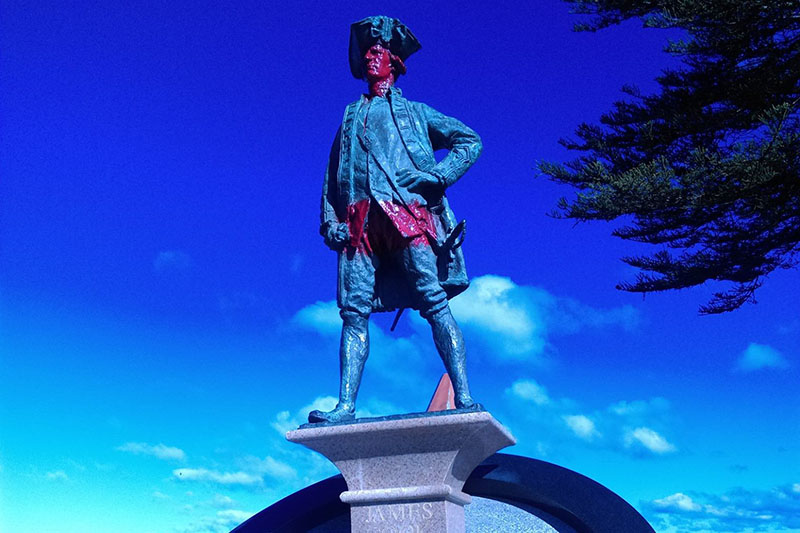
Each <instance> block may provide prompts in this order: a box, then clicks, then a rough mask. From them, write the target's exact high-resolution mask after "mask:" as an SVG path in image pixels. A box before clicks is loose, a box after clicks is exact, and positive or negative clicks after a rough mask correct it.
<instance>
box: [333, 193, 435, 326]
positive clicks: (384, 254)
mask: <svg viewBox="0 0 800 533" xmlns="http://www.w3.org/2000/svg"><path fill="white" fill-rule="evenodd" d="M363 239H364V240H367V242H369V246H358V247H356V248H352V247H350V248H349V249H348V250H346V251H345V253H344V255H343V257H342V258H341V260H342V261H344V264H343V265H341V266H342V267H343V268H342V270H341V271H340V274H341V276H342V279H340V283H342V289H343V291H342V292H343V295H344V296H343V298H342V299H341V301H340V302H339V304H340V307H341V311H340V312H341V315H342V317H346V316H347V315H348V314H355V315H359V316H362V317H367V316H369V314H370V313H371V312H372V309H373V301H374V299H375V291H376V272H380V271H381V269H382V268H383V267H389V268H390V269H391V270H392V271H393V272H395V273H397V274H400V275H399V276H396V279H394V280H393V282H400V283H405V284H406V285H407V287H408V289H409V292H410V293H411V297H412V303H413V304H414V307H415V308H417V309H419V311H420V314H421V315H422V316H423V317H424V318H429V317H430V316H432V315H435V314H436V313H438V312H439V311H441V310H442V309H444V308H446V307H447V293H446V292H445V290H444V289H443V288H442V286H441V284H440V283H439V276H438V268H437V264H436V261H437V258H436V254H434V253H433V250H432V249H431V246H430V244H428V241H427V238H426V237H425V236H423V235H420V236H417V237H403V236H402V235H400V233H399V232H398V231H397V229H396V228H394V226H393V225H392V222H391V221H390V220H389V219H388V217H387V216H386V215H385V214H384V213H383V212H382V211H381V210H380V209H371V210H370V213H369V221H368V223H367V228H366V230H365V231H364V235H363Z"/></svg>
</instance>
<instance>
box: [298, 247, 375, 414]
mask: <svg viewBox="0 0 800 533" xmlns="http://www.w3.org/2000/svg"><path fill="white" fill-rule="evenodd" d="M350 255H351V257H346V256H345V257H343V258H342V260H344V261H347V264H346V265H345V267H346V268H344V269H342V270H341V271H340V276H342V275H343V279H341V280H340V283H341V284H340V290H341V292H342V293H343V294H342V295H341V296H342V299H341V301H340V306H341V310H340V312H339V315H340V316H341V317H342V337H341V341H340V343H339V402H338V403H337V404H336V407H335V408H334V409H333V410H331V411H319V410H315V411H311V413H309V415H308V421H309V422H311V423H318V422H346V421H348V420H353V419H354V418H355V412H356V397H357V396H358V387H359V385H361V376H362V374H363V373H364V363H366V361H367V357H369V315H370V312H371V311H372V297H373V294H374V292H375V263H376V261H377V260H375V259H374V258H372V257H371V256H370V255H369V254H366V253H363V252H362V251H360V250H357V251H355V252H354V253H351V254H350Z"/></svg>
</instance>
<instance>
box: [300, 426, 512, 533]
mask: <svg viewBox="0 0 800 533" xmlns="http://www.w3.org/2000/svg"><path fill="white" fill-rule="evenodd" d="M443 413H444V414H435V415H425V414H421V415H420V416H418V417H407V416H404V417H398V418H391V417H388V418H386V419H377V420H374V421H357V422H354V423H350V424H342V425H327V426H322V425H320V426H310V427H304V428H301V429H297V430H294V431H290V432H289V433H287V434H286V438H287V439H288V440H290V441H292V442H297V443H299V444H303V445H304V446H306V447H308V448H311V449H312V450H315V451H318V452H319V453H321V454H322V455H324V456H325V457H327V458H328V459H329V460H330V461H331V462H333V463H334V464H335V465H336V467H337V468H338V469H339V470H340V471H341V472H342V475H343V476H344V479H345V481H346V482H347V488H348V489H349V490H347V491H345V492H343V493H342V494H341V496H340V498H341V500H342V501H343V502H345V503H348V504H350V516H351V524H352V531H355V532H373V531H375V532H377V531H381V532H385V531H397V532H398V533H399V532H409V533H411V532H414V533H417V532H448V533H450V532H458V533H461V532H463V531H464V505H466V504H468V503H469V502H470V497H469V495H467V494H465V493H464V492H462V491H461V489H462V487H463V486H464V482H465V481H466V479H467V477H469V475H470V473H471V472H472V470H473V469H474V468H475V467H476V466H477V465H478V464H480V462H481V461H483V460H484V459H485V458H487V457H488V456H490V455H491V454H493V453H494V452H496V451H497V450H499V449H501V448H505V447H506V446H510V445H512V444H514V443H515V442H516V441H515V440H514V437H513V436H512V435H511V433H509V431H508V430H507V429H505V428H504V427H503V426H501V425H500V423H498V422H497V420H495V419H494V418H493V417H492V415H491V414H489V413H488V412H486V411H480V412H463V413H458V412H455V413H453V414H446V413H447V411H445V412H443Z"/></svg>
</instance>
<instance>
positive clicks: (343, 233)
mask: <svg viewBox="0 0 800 533" xmlns="http://www.w3.org/2000/svg"><path fill="white" fill-rule="evenodd" d="M322 236H323V237H324V238H325V244H326V245H327V247H328V248H330V249H331V250H335V251H337V252H338V251H339V250H341V249H342V248H344V247H345V245H347V243H348V242H350V229H349V228H348V227H347V224H345V223H344V222H342V223H339V224H330V225H329V226H328V229H327V231H326V232H325V233H324V234H323V235H322Z"/></svg>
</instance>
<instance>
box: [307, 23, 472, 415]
mask: <svg viewBox="0 0 800 533" xmlns="http://www.w3.org/2000/svg"><path fill="white" fill-rule="evenodd" d="M350 30H351V31H350V69H351V72H352V74H353V76H355V77H356V78H359V79H365V80H366V81H367V84H368V86H369V94H365V95H362V96H361V98H359V99H358V100H356V101H355V102H353V103H351V104H350V105H348V106H347V108H346V110H345V113H344V119H343V121H342V125H341V127H340V128H339V131H338V133H337V135H336V138H335V140H334V143H333V148H332V149H331V155H330V161H329V164H328V169H327V173H326V175H325V182H324V187H323V192H322V212H321V219H322V220H321V222H322V224H321V226H320V233H321V234H322V236H323V237H324V239H325V243H326V244H327V245H328V247H330V248H331V249H332V250H335V251H336V252H338V254H339V284H338V291H337V303H338V306H339V309H340V315H341V317H342V321H343V325H342V338H341V345H340V370H341V379H340V389H339V402H338V403H337V405H336V407H335V408H334V409H333V410H332V411H328V412H322V411H312V412H311V413H310V414H309V415H308V419H309V422H311V423H316V422H344V421H348V420H352V419H353V418H354V416H355V402H356V396H357V394H358V387H359V384H360V383H361V376H362V373H363V370H364V363H365V362H366V360H367V356H368V355H369V331H368V321H369V316H370V313H372V312H373V311H390V310H394V309H400V310H401V311H402V309H404V308H409V307H410V308H413V309H417V310H419V312H420V314H421V315H422V316H423V317H424V318H425V319H426V320H427V321H428V322H429V323H430V325H431V328H432V332H433V339H434V343H435V345H436V349H437V350H438V352H439V355H440V356H441V358H442V361H443V362H444V365H445V368H446V369H447V372H448V374H449V375H450V379H451V381H452V383H453V390H454V395H455V405H456V408H458V409H469V410H480V409H482V406H481V405H480V404H478V403H475V402H474V401H473V399H472V396H471V395H470V392H469V385H468V383H467V374H466V351H465V348H464V338H463V336H462V334H461V330H460V328H459V327H458V324H456V322H455V320H454V319H453V315H452V314H451V313H450V307H449V305H448V299H449V298H452V297H453V296H455V295H457V294H459V293H460V292H462V291H463V290H464V289H466V288H467V286H468V284H469V281H468V279H467V275H466V271H465V269H464V258H463V255H462V252H461V248H460V246H461V243H462V241H463V231H464V221H462V222H460V223H456V219H455V217H454V215H453V212H452V211H451V210H450V207H449V205H448V203H447V198H446V196H445V190H446V189H447V188H448V187H450V186H452V185H453V184H454V183H455V182H456V181H458V179H459V178H460V177H461V176H462V175H463V174H464V173H465V172H466V171H467V169H468V168H469V167H470V166H471V165H472V164H473V163H474V162H475V160H476V159H477V158H478V156H479V155H480V153H481V141H480V138H479V137H478V135H477V134H476V133H475V132H474V131H472V130H471V129H470V128H468V127H467V126H465V125H464V124H463V123H461V122H460V121H458V120H456V119H454V118H451V117H448V116H445V115H443V114H441V113H439V112H438V111H436V110H434V109H432V108H431V107H429V106H427V105H425V104H422V103H419V102H412V101H409V100H406V99H405V98H403V96H402V95H401V92H400V90H399V89H398V88H396V87H395V86H394V84H395V81H396V80H397V78H398V76H400V75H402V74H405V73H406V66H405V61H406V60H407V59H408V57H409V56H410V55H411V54H413V53H414V52H416V51H417V50H419V48H420V44H419V41H418V40H417V38H416V37H415V36H414V34H413V33H411V31H410V30H409V29H408V28H407V27H406V26H405V25H403V24H402V23H401V22H400V21H399V20H397V19H392V18H389V17H384V16H377V17H369V18H366V19H364V20H361V21H359V22H356V23H354V24H353V25H352V26H351V28H350ZM442 148H444V149H447V150H449V153H448V154H447V156H446V157H445V158H444V159H443V160H442V161H441V162H438V163H437V162H436V159H435V158H434V150H438V149H442Z"/></svg>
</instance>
